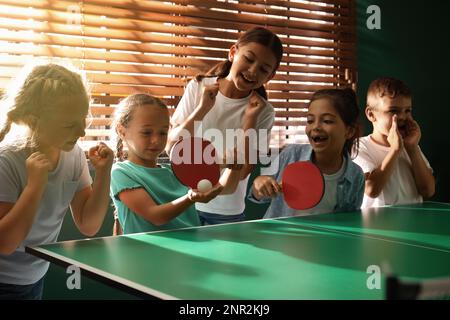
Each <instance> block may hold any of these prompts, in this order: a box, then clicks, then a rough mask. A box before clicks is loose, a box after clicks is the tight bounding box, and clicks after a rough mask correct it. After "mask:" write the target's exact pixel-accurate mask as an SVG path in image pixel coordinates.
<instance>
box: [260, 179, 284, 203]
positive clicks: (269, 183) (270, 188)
mask: <svg viewBox="0 0 450 320" xmlns="http://www.w3.org/2000/svg"><path fill="white" fill-rule="evenodd" d="M280 192H282V189H281V186H280V184H279V183H278V182H277V181H276V180H275V179H274V178H272V177H269V176H259V177H257V178H256V179H255V181H253V195H254V196H255V198H257V199H261V198H268V197H276V196H277V195H278V193H280Z"/></svg>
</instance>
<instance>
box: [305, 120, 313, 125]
mask: <svg viewBox="0 0 450 320" xmlns="http://www.w3.org/2000/svg"><path fill="white" fill-rule="evenodd" d="M313 122H314V121H313V120H312V119H308V120H306V123H307V124H312V123H313Z"/></svg>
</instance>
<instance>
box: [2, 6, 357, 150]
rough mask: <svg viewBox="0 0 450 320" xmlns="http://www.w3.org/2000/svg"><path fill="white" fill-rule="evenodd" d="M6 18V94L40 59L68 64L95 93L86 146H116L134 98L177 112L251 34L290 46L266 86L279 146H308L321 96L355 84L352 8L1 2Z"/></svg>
mask: <svg viewBox="0 0 450 320" xmlns="http://www.w3.org/2000/svg"><path fill="white" fill-rule="evenodd" d="M0 12H1V14H0V88H3V87H6V86H7V85H8V83H9V82H10V79H11V78H12V77H14V75H15V74H16V73H17V71H18V70H19V68H20V67H22V66H23V65H24V64H25V63H26V62H28V61H29V60H30V58H32V57H41V58H42V57H51V58H52V59H53V60H55V59H56V60H57V59H62V60H65V59H70V60H71V62H72V63H73V64H75V65H76V66H78V67H79V68H81V69H82V70H83V71H84V72H86V75H87V78H88V80H89V82H90V84H91V92H92V98H93V99H92V105H91V111H92V115H93V121H92V125H91V126H90V128H89V129H88V130H87V136H86V138H85V139H84V143H85V144H86V146H88V145H90V144H92V143H93V142H94V141H95V140H108V137H109V128H110V124H111V117H112V114H113V112H114V107H115V105H116V104H117V103H118V101H119V100H120V99H121V98H123V97H124V96H126V95H128V94H131V93H135V92H148V93H151V94H154V95H156V96H159V97H161V98H163V100H164V101H165V102H166V103H167V104H168V105H169V106H170V107H171V108H172V111H173V108H175V107H176V105H177V103H178V101H179V99H180V97H181V96H182V94H183V92H184V88H185V85H186V84H187V81H188V80H189V79H191V78H192V77H193V76H194V75H195V74H196V73H198V72H200V71H206V70H207V69H209V68H210V67H211V66H212V65H214V64H215V63H217V62H218V61H221V60H223V59H225V58H226V57H227V52H228V49H229V47H230V46H231V45H232V44H233V43H234V41H235V40H236V39H237V37H238V34H239V32H242V31H245V30H247V29H249V28H250V27H253V26H265V27H267V28H268V29H271V30H272V31H273V32H275V33H277V34H278V35H279V36H280V38H281V39H282V41H283V44H284V52H285V53H284V57H283V61H282V63H281V65H280V68H279V70H278V73H277V75H276V77H275V78H274V79H273V80H272V81H271V82H270V83H269V84H268V85H267V87H266V88H267V91H268V94H269V100H270V102H271V103H272V104H273V106H274V107H275V109H276V121H275V126H274V129H273V132H272V141H271V144H272V146H282V145H284V144H286V143H294V142H302V141H305V137H304V134H303V132H304V125H305V119H304V116H305V108H306V106H307V103H308V99H309V98H310V97H311V94H312V93H313V92H314V91H315V90H318V89H321V88H328V87H340V86H349V85H355V83H354V82H355V76H354V75H355V74H356V70H355V69H356V57H355V9H354V1H352V0H323V1H302V0H296V1H294V0H285V1H281V0H278V1H275V0H273V1H272V0H253V1H233V0H229V1H227V0H219V1H216V0H177V1H143V0H84V1H80V0H74V1H72V0H64V1H59V0H45V1H42V0H0Z"/></svg>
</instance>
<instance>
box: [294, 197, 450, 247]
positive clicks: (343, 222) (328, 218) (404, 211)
mask: <svg viewBox="0 0 450 320" xmlns="http://www.w3.org/2000/svg"><path fill="white" fill-rule="evenodd" d="M301 221H302V224H303V225H307V226H311V227H318V228H326V229H328V230H335V231H337V232H345V233H352V234H359V235H363V236H366V237H373V238H376V239H383V240H385V241H392V242H396V241H401V242H405V243H409V244H411V245H417V246H423V247H432V248H435V249H442V250H443V251H444V252H448V251H450V238H449V237H450V204H446V203H438V202H425V203H422V204H414V205H396V206H390V207H381V208H370V209H364V210H362V214H355V213H340V214H323V215H315V216H308V217H302V219H301Z"/></svg>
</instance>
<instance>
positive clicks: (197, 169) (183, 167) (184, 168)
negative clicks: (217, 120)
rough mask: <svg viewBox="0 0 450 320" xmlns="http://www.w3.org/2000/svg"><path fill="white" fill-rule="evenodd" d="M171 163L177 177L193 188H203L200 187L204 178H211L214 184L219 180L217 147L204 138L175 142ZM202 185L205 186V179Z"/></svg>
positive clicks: (210, 180) (171, 153)
mask: <svg viewBox="0 0 450 320" xmlns="http://www.w3.org/2000/svg"><path fill="white" fill-rule="evenodd" d="M170 163H171V166H172V171H173V173H174V174H175V177H176V178H177V179H178V180H179V181H180V182H181V183H182V184H184V185H185V186H188V187H190V188H191V189H202V188H199V182H200V181H202V180H209V182H210V183H211V185H212V186H214V185H216V184H217V183H218V182H219V178H220V167H219V164H218V163H217V161H216V149H215V148H214V146H213V145H212V144H211V142H209V141H207V140H204V139H202V138H197V137H191V138H188V139H183V140H179V141H178V142H177V143H175V145H174V146H173V147H172V150H171V152H170ZM207 184H208V183H206V185H207ZM200 185H203V186H204V185H205V181H202V182H201V183H200ZM207 189H209V188H208V187H206V189H204V190H199V191H207Z"/></svg>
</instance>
